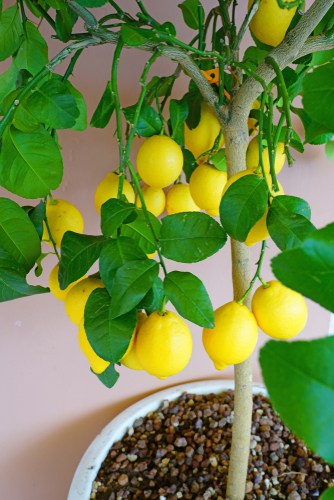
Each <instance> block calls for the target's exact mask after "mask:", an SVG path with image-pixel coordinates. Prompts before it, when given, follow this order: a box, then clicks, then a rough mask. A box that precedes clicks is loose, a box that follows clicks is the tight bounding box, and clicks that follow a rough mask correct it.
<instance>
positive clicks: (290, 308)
mask: <svg viewBox="0 0 334 500" xmlns="http://www.w3.org/2000/svg"><path fill="white" fill-rule="evenodd" d="M268 285H269V286H267V287H265V286H263V285H262V286H260V287H259V288H258V289H257V290H256V291H255V293H254V296H253V300H252V311H253V313H254V315H255V318H256V321H257V323H258V325H259V327H260V328H261V330H262V331H263V332H264V333H266V334H267V335H269V337H273V338H274V339H282V340H286V339H291V338H292V337H295V336H296V335H298V333H300V332H301V331H302V330H303V329H304V327H305V325H306V322H307V306H306V302H305V299H304V297H303V296H302V295H301V294H300V293H298V292H295V291H294V290H291V289H290V288H287V287H286V286H284V285H283V284H282V283H281V282H280V281H277V280H272V281H269V282H268Z"/></svg>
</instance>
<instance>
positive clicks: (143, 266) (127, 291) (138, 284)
mask: <svg viewBox="0 0 334 500" xmlns="http://www.w3.org/2000/svg"><path fill="white" fill-rule="evenodd" d="M158 273H159V264H158V263H157V262H155V260H151V259H146V260H141V261H138V260H136V261H131V262H126V263H125V264H124V265H123V266H122V267H120V268H119V269H118V270H117V271H116V274H115V278H114V286H113V289H112V292H111V310H110V315H111V317H112V318H117V317H118V316H121V315H122V314H125V313H127V312H129V311H131V310H132V309H133V308H134V307H136V306H137V305H138V304H139V302H140V301H141V300H142V299H143V298H144V297H145V295H146V294H147V292H148V291H149V290H150V288H151V287H152V285H153V282H154V280H155V279H156V278H157V276H158Z"/></svg>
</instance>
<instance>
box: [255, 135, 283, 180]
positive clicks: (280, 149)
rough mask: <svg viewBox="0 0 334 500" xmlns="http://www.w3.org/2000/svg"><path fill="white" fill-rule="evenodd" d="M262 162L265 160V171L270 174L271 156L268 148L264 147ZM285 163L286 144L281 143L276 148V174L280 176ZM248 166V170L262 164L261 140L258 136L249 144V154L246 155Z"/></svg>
mask: <svg viewBox="0 0 334 500" xmlns="http://www.w3.org/2000/svg"><path fill="white" fill-rule="evenodd" d="M262 160H263V166H264V171H265V172H267V173H269V172H270V161H269V154H268V148H267V147H264V148H263V151H262ZM284 162H285V152H284V142H279V143H278V144H277V148H276V155H275V172H276V174H278V173H279V172H280V171H281V170H282V168H283V166H284ZM246 164H247V168H253V167H254V168H256V167H258V166H259V164H260V159H259V139H258V136H256V137H254V138H253V139H252V140H251V141H250V143H249V144H248V148H247V153H246Z"/></svg>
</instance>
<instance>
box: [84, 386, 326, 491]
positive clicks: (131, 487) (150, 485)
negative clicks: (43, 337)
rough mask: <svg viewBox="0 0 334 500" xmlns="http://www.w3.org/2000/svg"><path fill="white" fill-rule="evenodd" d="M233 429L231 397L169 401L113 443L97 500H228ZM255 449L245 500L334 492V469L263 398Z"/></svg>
mask: <svg viewBox="0 0 334 500" xmlns="http://www.w3.org/2000/svg"><path fill="white" fill-rule="evenodd" d="M232 421H233V392H232V391H227V392H224V393H223V394H220V395H214V394H210V395H205V396H197V395H193V394H183V395H182V396H180V398H179V399H177V400H176V401H174V402H171V403H168V402H167V401H165V402H164V403H163V404H162V406H161V408H160V409H159V410H157V411H155V412H152V413H149V414H148V415H147V416H145V417H143V418H139V419H138V420H136V422H135V423H134V426H133V428H131V429H129V430H128V433H127V434H126V435H125V436H124V437H123V439H122V441H118V442H116V443H114V445H113V446H112V448H111V450H110V451H109V454H108V456H107V457H106V459H105V461H104V462H103V464H102V467H101V469H100V471H99V473H98V475H97V477H96V479H95V482H94V484H93V489H92V493H91V497H90V498H91V500H93V499H94V500H95V499H96V500H120V499H125V498H128V499H145V498H151V499H159V500H177V499H179V498H183V499H187V498H190V499H194V500H200V499H201V500H208V499H217V500H223V499H225V488H226V471H227V467H228V459H229V452H230V439H231V424H232ZM250 448H251V453H250V458H249V464H250V465H249V470H248V477H247V488H246V496H245V498H246V499H247V500H251V499H256V500H264V499H266V498H274V499H275V498H277V499H278V498H285V499H287V500H300V499H312V498H318V497H319V496H320V493H321V492H322V491H323V490H324V489H325V488H326V487H327V485H328V484H334V467H331V466H329V465H327V464H326V463H325V462H323V461H322V460H321V459H319V458H318V457H316V456H315V455H313V454H312V453H311V452H310V451H308V450H307V448H306V447H305V446H304V444H303V443H302V442H301V441H300V440H299V439H297V438H295V437H294V435H293V434H292V433H291V432H290V431H289V429H288V428H287V427H285V425H283V423H282V421H281V420H280V418H279V417H278V416H277V414H276V413H275V412H274V410H273V409H272V407H271V405H270V403H269V401H268V399H266V398H265V397H263V396H254V404H253V425H252V437H251V443H250Z"/></svg>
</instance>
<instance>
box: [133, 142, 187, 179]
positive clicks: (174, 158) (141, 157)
mask: <svg viewBox="0 0 334 500" xmlns="http://www.w3.org/2000/svg"><path fill="white" fill-rule="evenodd" d="M136 163H137V169H138V173H139V175H140V177H141V178H142V180H143V181H144V182H145V183H146V184H148V185H149V186H152V187H155V188H164V187H167V186H169V185H170V184H173V182H175V181H176V179H177V178H178V177H179V176H180V175H181V172H182V168H183V153H182V149H181V148H180V146H179V145H178V144H177V143H176V142H175V141H174V140H173V139H171V138H170V137H167V136H166V135H153V136H152V137H149V138H148V139H146V140H145V141H144V142H143V143H142V144H141V146H140V148H139V150H138V153H137V160H136Z"/></svg>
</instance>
